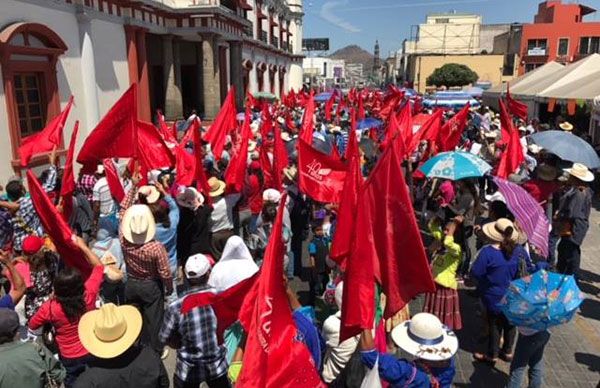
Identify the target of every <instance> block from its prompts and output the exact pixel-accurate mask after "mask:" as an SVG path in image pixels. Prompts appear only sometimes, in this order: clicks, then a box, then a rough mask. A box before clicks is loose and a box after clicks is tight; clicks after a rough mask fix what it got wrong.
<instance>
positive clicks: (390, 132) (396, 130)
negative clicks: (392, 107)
mask: <svg viewBox="0 0 600 388" xmlns="http://www.w3.org/2000/svg"><path fill="white" fill-rule="evenodd" d="M396 138H399V139H398V141H397V142H394V139H396ZM389 145H393V146H394V147H397V148H398V155H406V148H407V145H406V144H405V143H404V138H403V137H402V131H401V128H400V124H399V123H398V120H397V119H396V115H395V114H393V115H390V122H389V123H388V128H387V130H386V132H385V139H384V141H383V143H381V148H382V149H384V150H385V149H386V148H387V147H388V146H389Z"/></svg>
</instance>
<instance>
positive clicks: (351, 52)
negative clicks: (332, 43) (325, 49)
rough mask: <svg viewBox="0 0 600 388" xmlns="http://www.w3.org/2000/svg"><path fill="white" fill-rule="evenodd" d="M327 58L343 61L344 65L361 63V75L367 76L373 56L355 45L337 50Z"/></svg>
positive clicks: (371, 65)
mask: <svg viewBox="0 0 600 388" xmlns="http://www.w3.org/2000/svg"><path fill="white" fill-rule="evenodd" d="M329 58H333V59H343V60H345V61H346V63H362V64H363V74H369V73H370V72H371V69H372V68H373V58H374V56H373V54H371V53H370V52H368V51H367V50H365V49H363V48H362V47H360V46H357V45H355V44H353V45H350V46H346V47H343V48H341V49H339V50H337V51H336V52H334V53H333V54H331V55H330V56H329Z"/></svg>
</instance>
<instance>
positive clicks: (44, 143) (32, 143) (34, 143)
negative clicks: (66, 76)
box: [19, 96, 73, 167]
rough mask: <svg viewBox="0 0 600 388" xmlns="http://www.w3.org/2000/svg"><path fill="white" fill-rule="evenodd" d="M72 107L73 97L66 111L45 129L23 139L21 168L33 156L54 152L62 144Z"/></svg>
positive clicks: (20, 154) (20, 152) (20, 149)
mask: <svg viewBox="0 0 600 388" xmlns="http://www.w3.org/2000/svg"><path fill="white" fill-rule="evenodd" d="M72 106H73V96H71V97H70V98H69V102H67V106H65V109H63V111H62V112H60V114H59V115H58V116H56V117H55V118H53V119H52V120H51V121H50V122H49V123H48V125H46V126H45V127H44V129H42V130H41V131H40V132H38V133H36V134H33V135H30V136H27V137H24V138H23V139H21V146H20V147H19V158H20V159H21V166H23V167H26V166H27V165H28V164H29V161H30V160H31V157H32V156H33V155H35V154H40V153H43V152H49V151H52V149H53V148H54V147H57V146H58V145H59V144H60V140H61V139H62V133H63V128H64V126H65V122H66V121H67V117H68V116H69V112H70V111H71V107H72Z"/></svg>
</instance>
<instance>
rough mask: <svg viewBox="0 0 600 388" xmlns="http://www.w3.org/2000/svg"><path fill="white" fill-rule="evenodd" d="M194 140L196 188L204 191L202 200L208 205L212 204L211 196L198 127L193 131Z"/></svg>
mask: <svg viewBox="0 0 600 388" xmlns="http://www.w3.org/2000/svg"><path fill="white" fill-rule="evenodd" d="M193 135H194V136H193V140H194V158H195V159H196V167H195V168H194V180H195V181H196V189H197V190H198V191H199V192H201V193H204V201H206V204H207V205H208V206H212V204H213V202H212V197H211V196H210V186H209V185H208V179H207V178H206V173H205V171H204V151H203V150H202V139H201V138H200V129H199V128H198V129H197V130H194V131H193Z"/></svg>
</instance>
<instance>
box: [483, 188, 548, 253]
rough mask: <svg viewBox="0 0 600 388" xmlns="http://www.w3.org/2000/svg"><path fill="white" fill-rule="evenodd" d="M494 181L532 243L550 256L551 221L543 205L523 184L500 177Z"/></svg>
mask: <svg viewBox="0 0 600 388" xmlns="http://www.w3.org/2000/svg"><path fill="white" fill-rule="evenodd" d="M494 182H495V183H496V185H498V190H499V191H500V193H502V195H503V196H504V199H505V201H506V206H507V207H508V209H509V210H510V211H511V212H512V214H513V215H514V216H515V218H516V219H517V221H518V222H519V225H520V226H521V228H522V229H523V231H524V232H525V234H526V235H527V239H528V240H529V242H530V243H531V245H533V246H534V247H536V248H537V249H539V251H540V253H541V255H542V256H544V257H548V235H549V234H550V223H549V222H548V217H546V213H545V212H544V209H543V208H542V206H541V205H540V204H539V203H538V202H537V201H536V200H535V199H534V198H533V197H532V196H531V195H530V194H529V193H528V192H527V191H525V189H523V188H522V187H521V186H519V185H517V184H514V183H511V182H509V181H507V180H504V179H502V178H498V177H495V178H494Z"/></svg>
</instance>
